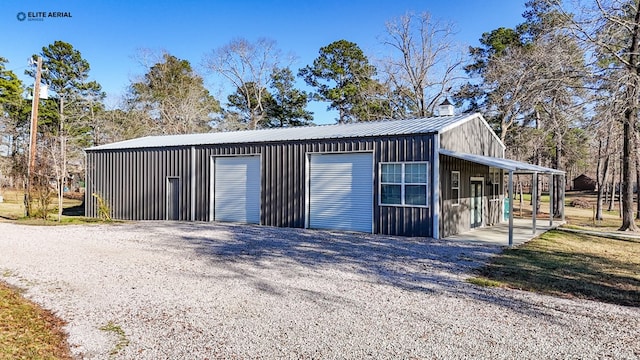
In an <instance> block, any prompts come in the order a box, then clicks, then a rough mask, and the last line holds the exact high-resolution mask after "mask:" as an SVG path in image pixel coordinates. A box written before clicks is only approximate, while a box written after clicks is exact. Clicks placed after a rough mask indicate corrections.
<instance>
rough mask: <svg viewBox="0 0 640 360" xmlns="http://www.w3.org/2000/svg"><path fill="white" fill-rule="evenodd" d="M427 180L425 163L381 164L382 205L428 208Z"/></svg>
mask: <svg viewBox="0 0 640 360" xmlns="http://www.w3.org/2000/svg"><path fill="white" fill-rule="evenodd" d="M427 179H428V169H427V163H425V162H412V163H381V164H380V204H381V205H404V206H427Z"/></svg>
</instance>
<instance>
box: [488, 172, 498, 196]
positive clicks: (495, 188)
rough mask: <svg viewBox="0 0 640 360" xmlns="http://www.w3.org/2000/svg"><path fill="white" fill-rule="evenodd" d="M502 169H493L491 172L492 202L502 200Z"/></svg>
mask: <svg viewBox="0 0 640 360" xmlns="http://www.w3.org/2000/svg"><path fill="white" fill-rule="evenodd" d="M500 175H501V171H500V169H497V168H493V169H491V170H490V173H489V179H491V200H500V195H501V194H500Z"/></svg>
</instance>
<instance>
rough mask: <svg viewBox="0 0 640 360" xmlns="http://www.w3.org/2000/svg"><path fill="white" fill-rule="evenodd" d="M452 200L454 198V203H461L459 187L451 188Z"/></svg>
mask: <svg viewBox="0 0 640 360" xmlns="http://www.w3.org/2000/svg"><path fill="white" fill-rule="evenodd" d="M451 200H453V201H452V202H453V204H454V205H455V204H459V203H460V190H458V189H452V190H451Z"/></svg>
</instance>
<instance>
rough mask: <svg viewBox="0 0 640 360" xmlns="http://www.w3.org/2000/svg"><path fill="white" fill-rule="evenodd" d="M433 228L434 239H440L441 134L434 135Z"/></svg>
mask: <svg viewBox="0 0 640 360" xmlns="http://www.w3.org/2000/svg"><path fill="white" fill-rule="evenodd" d="M431 189H432V191H431V194H433V196H432V197H431V211H432V214H433V215H432V216H431V219H432V222H431V224H432V225H431V226H432V227H433V229H432V230H431V232H432V236H433V238H434V239H440V191H441V189H442V188H441V187H440V134H436V136H434V137H433V162H432V164H431Z"/></svg>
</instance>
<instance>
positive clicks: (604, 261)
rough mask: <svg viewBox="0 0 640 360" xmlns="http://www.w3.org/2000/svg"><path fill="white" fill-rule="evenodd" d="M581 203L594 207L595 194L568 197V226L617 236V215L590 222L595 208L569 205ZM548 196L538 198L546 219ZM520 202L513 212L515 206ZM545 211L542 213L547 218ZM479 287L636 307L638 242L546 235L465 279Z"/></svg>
mask: <svg viewBox="0 0 640 360" xmlns="http://www.w3.org/2000/svg"><path fill="white" fill-rule="evenodd" d="M575 198H580V199H582V200H586V201H588V202H589V203H591V204H592V205H593V204H595V202H596V196H595V194H594V193H589V192H568V193H567V194H566V198H565V217H566V220H567V223H568V224H567V225H565V226H567V227H571V228H577V229H586V230H592V231H615V230H617V229H618V227H620V225H621V223H622V221H621V219H620V217H619V213H618V212H617V211H611V212H607V211H604V212H603V217H604V219H603V220H602V221H598V222H596V221H594V220H593V208H591V209H589V208H587V209H583V208H577V207H572V206H570V203H571V201H572V200H573V199H575ZM529 200H530V196H528V195H527V194H525V196H524V199H523V202H522V205H523V206H522V210H521V209H516V210H514V215H518V214H519V212H520V211H521V212H522V216H523V217H527V218H530V217H531V205H530V204H529ZM548 201H549V197H548V196H543V197H542V206H541V210H542V212H543V214H541V216H539V217H540V218H545V217H546V218H547V219H548V218H549V217H548V216H549V215H548V210H549V204H548ZM519 205H520V202H519V200H518V199H516V200H515V201H514V207H516V206H518V207H519ZM545 211H546V214H545ZM469 282H471V283H474V284H477V285H485V286H500V287H506V288H514V289H522V290H527V291H535V292H540V293H544V294H549V295H554V296H561V297H576V298H583V299H591V300H596V301H602V302H608V303H613V304H619V305H627V306H640V240H637V241H631V240H628V241H625V240H615V239H608V238H605V237H597V236H589V235H585V234H575V233H568V232H563V231H560V230H557V231H549V232H547V233H545V234H543V235H541V236H540V237H538V238H536V239H533V240H531V241H529V242H528V243H526V244H524V245H522V246H519V247H517V248H512V249H506V250H505V251H504V252H503V253H502V254H500V255H498V256H496V257H495V258H493V260H492V262H491V263H490V264H489V265H487V266H485V267H484V268H481V269H479V270H478V271H477V276H476V277H473V278H471V279H470V280H469Z"/></svg>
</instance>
